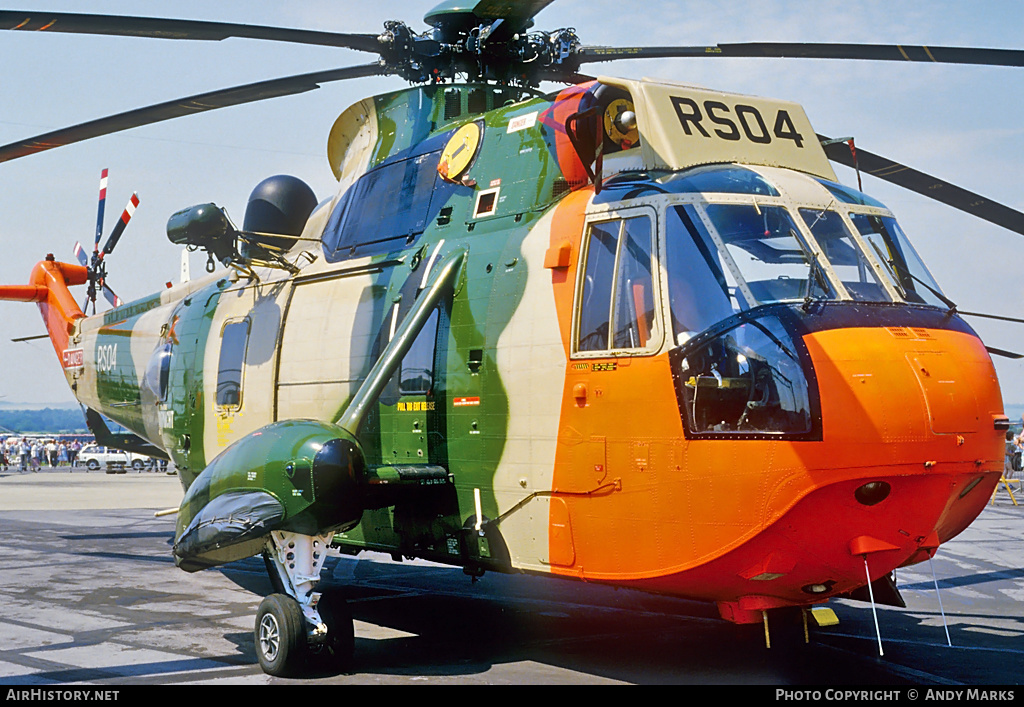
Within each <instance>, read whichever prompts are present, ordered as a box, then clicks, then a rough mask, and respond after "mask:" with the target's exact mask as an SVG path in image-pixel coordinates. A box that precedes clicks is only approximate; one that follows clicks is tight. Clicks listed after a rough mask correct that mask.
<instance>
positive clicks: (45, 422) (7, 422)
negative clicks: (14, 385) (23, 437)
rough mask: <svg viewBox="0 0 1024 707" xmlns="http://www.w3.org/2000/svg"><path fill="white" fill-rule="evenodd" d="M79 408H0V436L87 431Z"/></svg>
mask: <svg viewBox="0 0 1024 707" xmlns="http://www.w3.org/2000/svg"><path fill="white" fill-rule="evenodd" d="M88 431H89V430H88V428H87V427H86V426H85V416H84V415H83V414H82V411H81V410H75V409H59V408H43V409H42V410H0V436H2V435H5V434H75V433H84V432H88Z"/></svg>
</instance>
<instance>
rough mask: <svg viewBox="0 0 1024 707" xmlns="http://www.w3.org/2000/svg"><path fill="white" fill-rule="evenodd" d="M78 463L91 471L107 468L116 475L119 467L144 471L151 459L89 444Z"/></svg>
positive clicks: (79, 455) (79, 454) (83, 448)
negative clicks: (115, 472)
mask: <svg viewBox="0 0 1024 707" xmlns="http://www.w3.org/2000/svg"><path fill="white" fill-rule="evenodd" d="M78 463H79V464H80V465H84V466H85V467H86V468H87V469H89V471H97V470H98V469H102V468H106V469H107V471H108V472H110V473H114V471H115V470H117V467H120V468H121V469H128V467H131V468H132V469H134V470H135V471H142V470H143V469H144V468H146V465H147V464H149V457H145V456H143V455H141V454H133V453H131V452H126V451H124V450H122V449H114V448H113V447H101V446H100V445H98V444H89V445H86V446H85V447H82V451H80V452H79V453H78Z"/></svg>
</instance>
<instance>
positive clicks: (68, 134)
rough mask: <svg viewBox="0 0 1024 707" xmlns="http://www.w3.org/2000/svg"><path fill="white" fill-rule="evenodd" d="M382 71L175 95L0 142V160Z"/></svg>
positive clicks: (322, 74)
mask: <svg viewBox="0 0 1024 707" xmlns="http://www.w3.org/2000/svg"><path fill="white" fill-rule="evenodd" d="M383 73H384V68H383V66H381V64H379V63H374V64H361V65H359V66H350V67H347V68H343V69H330V70H328V71H317V72H313V73H309V74H299V75H296V76H289V77H286V78H281V79H271V80H269V81H259V82H257V83H251V84H246V85H244V86H235V87H232V88H225V89H220V90H218V91H210V92H209V93H201V94H198V95H195V96H190V97H188V98H179V99H177V100H174V101H167V102H166V103H158V104H157V105H153V106H149V107H147V108H138V109H136V110H131V111H128V112H126V113H118V114H117V115H112V116H109V117H106V118H99V119H98V120H92V121H89V122H87V123H82V124H80V125H75V126H73V127H70V128H63V129H61V130H54V131H53V132H49V133H45V134H43V135H37V136H36V137H31V138H28V139H25V140H20V141H18V142H12V143H10V144H9V145H3V146H2V147H0V162H7V161H8V160H13V159H17V158H19V157H25V156H26V155H34V154H36V153H37V152H42V151H44V150H49V149H52V148H54V147H61V146H63V145H70V144H72V143H76V142H82V141H83V140H89V139H91V138H94V137H100V136H101V135H109V134H111V133H116V132H120V131H122V130H129V129H131V128H137V127H139V126H142V125H149V124H150V123H158V122H161V121H164V120H170V119H172V118H178V117H180V116H183V115H193V114H195V113H202V112H204V111H208V110H215V109H217V108H226V107H228V106H236V105H241V104H243V103H252V102H253V101H262V100H266V99H268V98H277V97H278V96H289V95H292V94H296V93H305V92H306V91H312V90H314V89H317V88H320V84H324V83H328V82H330V81H342V80H345V79H354V78H361V77H364V76H374V75H378V74H383Z"/></svg>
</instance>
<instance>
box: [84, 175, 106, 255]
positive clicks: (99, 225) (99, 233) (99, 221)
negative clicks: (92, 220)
mask: <svg viewBox="0 0 1024 707" xmlns="http://www.w3.org/2000/svg"><path fill="white" fill-rule="evenodd" d="M106 205H107V170H106V169H104V170H103V173H102V174H100V205H99V211H98V213H97V214H96V243H95V246H94V247H93V252H97V251H99V249H100V238H102V237H103V210H104V208H106ZM82 265H85V263H82Z"/></svg>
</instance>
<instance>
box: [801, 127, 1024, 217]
mask: <svg viewBox="0 0 1024 707" xmlns="http://www.w3.org/2000/svg"><path fill="white" fill-rule="evenodd" d="M818 139H819V140H821V141H822V142H829V141H830V138H827V137H824V136H822V135H818ZM856 149H857V160H856V164H855V163H854V159H853V155H852V154H851V152H850V148H849V145H847V144H846V143H843V142H832V143H831V144H826V145H825V154H826V155H827V156H828V158H829V159H830V160H832V161H833V162H838V163H839V164H842V165H846V166H847V167H853V168H855V169H860V171H862V172H866V173H867V174H870V175H873V176H875V177H878V178H879V179H884V180H885V181H887V182H890V183H892V184H895V185H897V186H900V187H903V188H904V189H909V190H910V191H913V192H917V193H918V194H921V195H922V196H927V197H929V198H931V199H935V200H936V201H938V202H941V203H943V204H946V205H947V206H952V207H953V208H954V209H959V210H960V211H963V212H965V213H968V214H971V215H972V216H977V217H978V218H980V219H984V220H985V221H988V222H989V223H994V224H996V225H997V226H1002V227H1003V228H1005V229H1008V230H1010V231H1013V232H1014V233H1019V234H1021V235H1024V213H1021V212H1020V211H1017V210H1015V209H1011V208H1010V207H1009V206H1006V205H1004V204H1000V203H999V202H996V201H992V200H990V199H986V198H985V197H983V196H980V195H979V194H975V193H974V192H970V191H967V190H966V189H962V188H960V187H958V186H956V185H955V184H950V183H949V182H946V181H943V180H941V179H939V178H937V177H933V176H931V175H930V174H925V173H924V172H919V171H918V170H916V169H912V168H910V167H907V166H906V165H903V164H900V163H899V162H893V161H892V160H890V159H888V158H885V157H881V156H880V155H876V154H873V153H871V152H868V151H867V150H865V149H863V148H861V147H860V146H857V148H856Z"/></svg>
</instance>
